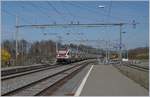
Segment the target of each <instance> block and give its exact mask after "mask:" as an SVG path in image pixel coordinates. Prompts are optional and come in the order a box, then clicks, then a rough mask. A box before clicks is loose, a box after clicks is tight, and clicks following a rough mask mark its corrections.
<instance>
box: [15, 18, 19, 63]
mask: <svg viewBox="0 0 150 97" xmlns="http://www.w3.org/2000/svg"><path fill="white" fill-rule="evenodd" d="M18 25H19V21H18V16H16V32H15V38H16V65H17V62H18V32H19V28H18V27H17V26H18Z"/></svg>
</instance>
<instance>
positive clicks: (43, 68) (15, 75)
mask: <svg viewBox="0 0 150 97" xmlns="http://www.w3.org/2000/svg"><path fill="white" fill-rule="evenodd" d="M58 66H62V65H57V64H56V65H51V66H45V67H42V68H38V69H35V70H27V71H22V72H19V73H14V74H11V75H10V74H9V75H5V76H2V77H1V80H7V79H11V78H15V77H19V76H23V75H28V74H31V73H35V72H40V71H43V70H47V69H53V68H56V67H58Z"/></svg>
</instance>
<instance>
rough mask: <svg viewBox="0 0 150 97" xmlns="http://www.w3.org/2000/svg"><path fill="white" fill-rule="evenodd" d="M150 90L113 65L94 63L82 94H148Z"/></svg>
mask: <svg viewBox="0 0 150 97" xmlns="http://www.w3.org/2000/svg"><path fill="white" fill-rule="evenodd" d="M148 95H149V92H148V90H146V89H145V88H143V87H141V86H140V85H139V84H137V83H135V82H134V81H133V80H131V79H129V78H128V77H126V76H124V75H123V74H121V73H120V72H119V71H118V70H117V69H116V68H115V67H113V66H112V65H94V66H93V69H92V71H91V73H90V75H89V77H88V79H87V81H86V83H85V85H84V87H83V89H82V92H81V94H80V96H148Z"/></svg>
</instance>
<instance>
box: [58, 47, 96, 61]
mask: <svg viewBox="0 0 150 97" xmlns="http://www.w3.org/2000/svg"><path fill="white" fill-rule="evenodd" d="M96 57H97V56H96V55H94V54H85V52H82V51H78V50H76V49H72V48H69V49H68V48H66V49H59V50H58V51H57V54H56V59H57V63H72V62H77V61H82V60H87V59H94V58H96Z"/></svg>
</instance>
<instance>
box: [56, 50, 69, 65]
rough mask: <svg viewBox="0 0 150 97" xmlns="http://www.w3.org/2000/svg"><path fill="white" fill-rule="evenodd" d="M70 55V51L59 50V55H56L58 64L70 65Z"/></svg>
mask: <svg viewBox="0 0 150 97" xmlns="http://www.w3.org/2000/svg"><path fill="white" fill-rule="evenodd" d="M68 53H69V50H68V49H65V50H58V52H57V55H56V59H57V63H69V62H70V60H69V59H70V58H69V55H68Z"/></svg>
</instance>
